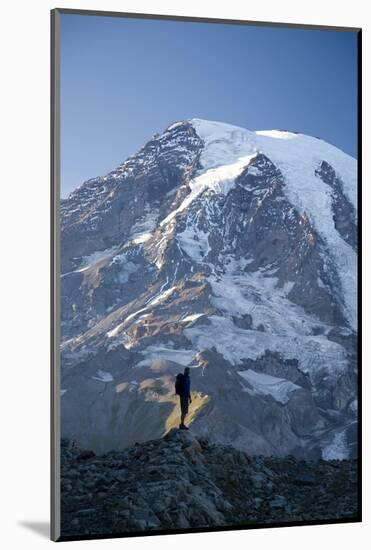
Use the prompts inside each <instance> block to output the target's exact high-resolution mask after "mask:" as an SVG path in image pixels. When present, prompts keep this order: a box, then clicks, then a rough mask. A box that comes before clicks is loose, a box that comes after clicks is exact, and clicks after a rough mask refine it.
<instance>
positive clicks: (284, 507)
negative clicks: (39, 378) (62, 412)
mask: <svg viewBox="0 0 371 550" xmlns="http://www.w3.org/2000/svg"><path fill="white" fill-rule="evenodd" d="M61 510H62V529H61V532H62V536H63V537H66V536H67V537H68V536H82V535H85V534H112V533H125V532H140V531H156V530H157V531H159V530H160V531H161V530H171V529H175V530H179V529H187V528H207V527H220V526H232V525H234V526H241V525H246V526H248V525H251V524H255V525H256V524H262V523H263V524H265V523H276V522H280V523H283V522H293V521H295V522H296V521H313V520H335V519H348V520H349V519H352V518H354V519H356V517H357V461H356V460H342V461H323V460H319V461H305V460H297V459H295V458H294V457H291V456H288V457H286V458H273V457H263V456H249V455H248V454H247V453H245V452H242V451H239V450H237V449H235V448H233V447H231V446H224V445H220V444H214V443H211V442H210V441H209V440H207V439H206V438H203V437H195V436H194V435H193V434H192V433H191V431H189V432H182V431H179V430H176V429H174V430H172V431H171V432H169V434H168V435H166V436H165V437H164V438H162V439H156V440H153V441H149V442H147V443H143V444H140V445H135V446H134V447H132V448H129V449H126V450H124V451H119V452H118V451H112V452H110V453H106V454H101V455H95V454H94V452H92V451H86V450H84V451H83V450H81V449H79V448H78V447H77V446H76V445H75V444H74V443H73V442H71V441H69V440H65V439H64V440H62V448H61Z"/></svg>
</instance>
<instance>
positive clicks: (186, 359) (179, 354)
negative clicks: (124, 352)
mask: <svg viewBox="0 0 371 550" xmlns="http://www.w3.org/2000/svg"><path fill="white" fill-rule="evenodd" d="M142 353H143V354H144V355H145V356H146V357H145V359H142V361H140V362H139V363H138V364H137V365H136V366H137V367H146V366H150V365H151V364H152V363H153V362H154V361H161V360H166V361H173V362H174V363H179V364H180V365H183V366H185V367H186V366H187V365H189V364H190V363H191V362H192V359H193V356H194V355H195V353H196V352H195V350H187V349H171V348H167V347H164V346H155V345H152V346H148V347H147V348H146V349H145V350H144V351H142Z"/></svg>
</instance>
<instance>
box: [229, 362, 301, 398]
mask: <svg viewBox="0 0 371 550" xmlns="http://www.w3.org/2000/svg"><path fill="white" fill-rule="evenodd" d="M238 374H239V375H240V376H242V378H243V379H244V380H246V381H247V382H248V383H249V384H250V385H251V386H252V387H253V389H254V392H255V393H257V394H260V395H271V396H272V397H273V399H275V400H276V401H279V402H280V403H283V404H285V403H287V402H288V401H289V399H290V393H291V392H293V391H295V390H300V389H301V388H300V386H298V385H296V384H294V383H293V382H291V381H290V380H286V379H285V378H276V377H275V376H271V375H269V374H264V373H262V372H256V371H254V370H252V369H248V370H244V371H239V373H238Z"/></svg>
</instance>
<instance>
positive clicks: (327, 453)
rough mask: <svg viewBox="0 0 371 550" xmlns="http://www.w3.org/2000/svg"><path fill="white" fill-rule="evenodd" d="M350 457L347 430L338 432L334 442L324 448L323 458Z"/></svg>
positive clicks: (337, 458) (339, 458)
mask: <svg viewBox="0 0 371 550" xmlns="http://www.w3.org/2000/svg"><path fill="white" fill-rule="evenodd" d="M348 457H349V452H348V449H347V441H346V434H345V431H342V432H337V433H336V434H335V435H334V439H333V440H332V442H331V443H330V444H329V445H327V446H326V447H324V448H323V449H322V458H323V460H344V459H346V458H348Z"/></svg>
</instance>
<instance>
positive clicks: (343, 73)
mask: <svg viewBox="0 0 371 550" xmlns="http://www.w3.org/2000/svg"><path fill="white" fill-rule="evenodd" d="M61 20H62V23H61V194H62V196H63V197H66V196H68V193H69V192H70V191H71V190H72V189H74V188H75V187H77V186H78V185H80V184H81V183H82V182H83V181H85V180H86V179H89V178H91V177H95V176H100V175H104V174H106V173H107V172H109V171H110V170H112V169H114V168H115V167H116V166H117V165H118V164H120V163H121V162H123V161H124V160H125V159H126V158H127V157H128V156H129V155H131V154H133V153H135V152H136V151H137V150H138V149H139V148H140V147H141V146H142V145H144V143H145V142H146V141H147V140H148V139H149V138H150V137H151V136H152V135H153V134H154V133H155V132H161V131H162V130H163V129H165V127H166V126H168V125H169V124H170V123H171V122H173V121H175V120H181V119H185V118H194V117H197V118H206V119H210V120H219V121H222V122H228V123H231V124H236V125H238V126H243V127H245V128H248V129H250V130H258V129H272V128H278V129H284V130H292V131H299V132H303V133H306V134H310V135H314V136H317V137H321V138H322V139H324V140H326V141H328V142H330V143H333V144H334V145H336V146H337V147H340V148H341V149H342V150H343V151H345V152H347V153H349V154H351V155H352V156H356V143H357V111H356V108H357V77H356V70H357V47H356V44H357V37H356V33H355V32H337V31H323V30H306V29H292V28H290V29H282V28H273V27H272V28H269V27H254V26H247V25H227V24H211V23H189V22H180V21H164V20H142V19H125V18H113V17H102V16H100V17H99V16H83V15H71V14H68V15H67V14H64V15H62V17H61Z"/></svg>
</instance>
